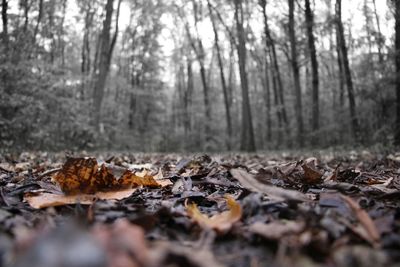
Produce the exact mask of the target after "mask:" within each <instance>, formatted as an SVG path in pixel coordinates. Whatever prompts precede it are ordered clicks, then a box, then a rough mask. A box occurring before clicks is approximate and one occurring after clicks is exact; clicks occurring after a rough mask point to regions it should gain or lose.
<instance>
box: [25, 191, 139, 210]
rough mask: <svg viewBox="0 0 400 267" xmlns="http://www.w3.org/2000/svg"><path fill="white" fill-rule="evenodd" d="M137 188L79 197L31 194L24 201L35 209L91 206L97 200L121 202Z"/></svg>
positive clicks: (40, 193) (41, 193)
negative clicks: (70, 205) (75, 205)
mask: <svg viewBox="0 0 400 267" xmlns="http://www.w3.org/2000/svg"><path fill="white" fill-rule="evenodd" d="M135 191H136V188H131V189H125V190H120V191H110V192H97V193H96V194H79V195H60V194H53V193H46V192H36V193H34V192H30V193H27V194H26V195H25V196H24V200H25V201H27V202H28V203H29V205H31V207H33V208H35V209H41V208H47V207H55V206H63V205H68V204H76V203H80V204H83V205H90V204H92V203H93V202H94V201H96V200H97V199H101V200H106V199H116V200H121V199H124V198H127V197H129V196H130V195H132V193H133V192H135Z"/></svg>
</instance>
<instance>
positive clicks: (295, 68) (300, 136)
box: [288, 0, 304, 147]
mask: <svg viewBox="0 0 400 267" xmlns="http://www.w3.org/2000/svg"><path fill="white" fill-rule="evenodd" d="M288 1H289V2H288V3H289V39H290V51H291V58H290V61H291V65H292V73H293V84H294V90H295V96H296V102H295V103H296V105H295V108H296V121H297V142H298V145H299V146H300V147H302V146H304V122H303V105H302V100H301V86H300V72H299V65H298V62H297V40H296V35H295V28H294V26H295V22H294V0H288Z"/></svg>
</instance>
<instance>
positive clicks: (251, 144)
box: [235, 0, 256, 151]
mask: <svg viewBox="0 0 400 267" xmlns="http://www.w3.org/2000/svg"><path fill="white" fill-rule="evenodd" d="M243 20H244V18H243V7H242V1H241V0H235V21H236V31H237V38H238V43H237V47H236V50H237V55H238V59H239V74H240V84H241V87H242V129H241V130H242V132H241V142H240V149H241V150H244V151H255V150H256V145H255V141H254V130H253V120H252V116H251V108H250V98H249V84H248V80H247V71H246V37H245V33H244V28H243Z"/></svg>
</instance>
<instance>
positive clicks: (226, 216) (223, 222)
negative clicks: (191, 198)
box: [186, 195, 242, 233]
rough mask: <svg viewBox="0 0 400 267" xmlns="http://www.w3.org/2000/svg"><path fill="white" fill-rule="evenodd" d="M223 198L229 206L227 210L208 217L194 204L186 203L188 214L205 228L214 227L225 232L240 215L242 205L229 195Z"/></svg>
mask: <svg viewBox="0 0 400 267" xmlns="http://www.w3.org/2000/svg"><path fill="white" fill-rule="evenodd" d="M225 199H226V203H227V205H228V207H229V210H228V211H224V212H222V213H219V214H215V215H214V216H212V217H208V216H207V215H204V214H202V213H201V212H200V211H199V209H198V208H197V205H196V204H189V205H186V210H187V213H188V216H189V217H191V218H192V219H193V220H194V221H196V222H197V223H198V224H199V225H200V226H201V227H203V228H205V229H214V230H217V231H218V232H222V233H223V232H226V231H228V230H229V229H231V227H232V225H233V224H234V223H235V222H237V221H239V220H240V218H241V217H242V207H241V206H240V205H239V203H237V202H236V201H235V200H234V199H233V198H232V197H231V196H229V195H227V196H225Z"/></svg>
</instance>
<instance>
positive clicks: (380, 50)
mask: <svg viewBox="0 0 400 267" xmlns="http://www.w3.org/2000/svg"><path fill="white" fill-rule="evenodd" d="M372 3H373V4H374V14H375V21H376V27H377V29H378V40H377V41H378V56H379V63H380V64H381V66H382V63H383V53H382V49H383V44H384V39H383V34H382V30H381V23H380V21H379V15H378V10H377V8H376V1H375V0H372Z"/></svg>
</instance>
